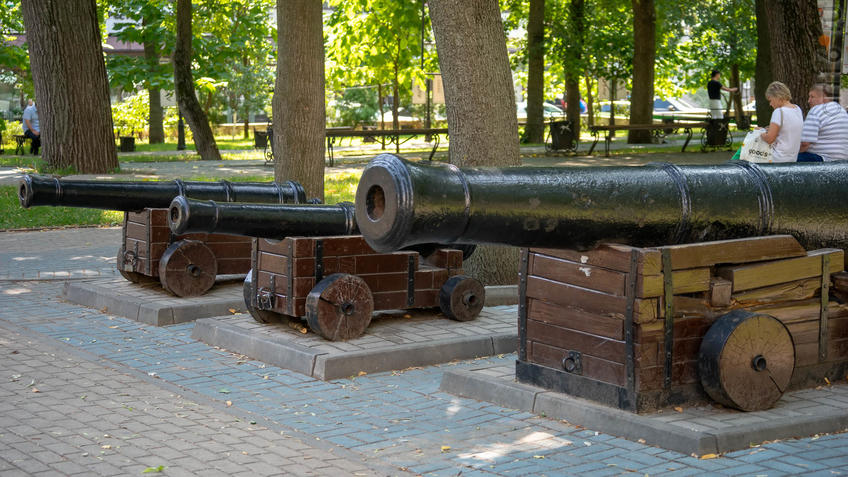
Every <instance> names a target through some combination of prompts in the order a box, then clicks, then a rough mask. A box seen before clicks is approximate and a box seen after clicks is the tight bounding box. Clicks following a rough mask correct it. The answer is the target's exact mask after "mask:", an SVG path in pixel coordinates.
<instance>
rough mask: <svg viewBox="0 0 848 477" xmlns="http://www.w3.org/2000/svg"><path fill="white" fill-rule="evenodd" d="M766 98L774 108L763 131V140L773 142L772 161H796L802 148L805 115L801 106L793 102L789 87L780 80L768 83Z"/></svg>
mask: <svg viewBox="0 0 848 477" xmlns="http://www.w3.org/2000/svg"><path fill="white" fill-rule="evenodd" d="M766 99H768V102H769V104H770V105H771V107H772V108H774V112H773V113H772V114H771V122H770V123H769V127H768V129H766V131H765V132H764V133H763V136H762V137H763V140H764V141H765V142H766V143H768V144H771V160H772V162H795V161H796V160H797V159H798V151H799V150H800V149H801V130H802V129H803V128H804V115H803V114H801V108H799V107H798V106H797V105H795V104H792V103H791V100H792V94H791V93H790V92H789V88H787V87H786V85H785V84H783V83H781V82H780V81H775V82H774V83H772V84H770V85H768V88H766Z"/></svg>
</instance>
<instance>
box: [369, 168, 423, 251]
mask: <svg viewBox="0 0 848 477" xmlns="http://www.w3.org/2000/svg"><path fill="white" fill-rule="evenodd" d="M409 165H410V164H409V163H408V162H407V161H404V160H403V159H401V158H400V157H398V156H395V155H393V154H381V155H379V156H377V157H375V158H374V159H372V160H371V162H369V163H368V165H367V166H365V169H364V170H363V171H362V177H361V178H360V179H359V185H358V186H357V189H356V212H355V215H356V224H357V225H358V226H359V231H360V233H362V235H363V237H365V241H366V242H368V244H369V245H370V246H371V247H372V248H373V249H374V250H376V251H378V252H389V251H394V250H399V249H400V248H402V247H403V246H404V245H405V244H404V239H405V237H406V235H407V234H406V231H407V230H408V229H410V228H411V226H412V180H411V177H410V170H409Z"/></svg>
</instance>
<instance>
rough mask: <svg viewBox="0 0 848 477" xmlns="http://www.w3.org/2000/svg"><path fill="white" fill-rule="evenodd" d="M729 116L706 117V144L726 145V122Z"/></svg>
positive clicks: (714, 145)
mask: <svg viewBox="0 0 848 477" xmlns="http://www.w3.org/2000/svg"><path fill="white" fill-rule="evenodd" d="M728 121H729V118H724V119H712V118H709V119H707V144H706V145H707V146H713V147H718V146H725V145H727V124H728Z"/></svg>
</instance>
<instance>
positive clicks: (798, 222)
mask: <svg viewBox="0 0 848 477" xmlns="http://www.w3.org/2000/svg"><path fill="white" fill-rule="evenodd" d="M846 198H848V162H829V163H818V164H807V163H800V164H799V163H788V164H769V165H762V166H759V165H755V164H750V163H748V162H745V161H732V162H729V163H726V164H721V165H691V166H676V165H672V164H667V163H663V164H650V165H646V166H640V167H556V168H554V167H548V168H538V167H510V168H502V169H497V168H469V169H459V168H457V167H455V166H453V165H449V164H439V165H425V164H423V163H411V162H407V161H405V160H403V159H401V158H398V157H396V156H393V155H389V154H384V155H380V156H378V157H376V158H375V159H373V160H372V161H371V162H370V163H369V164H368V165H367V166H366V168H365V170H364V171H363V174H362V178H361V179H360V182H359V186H358V188H357V191H356V219H357V222H358V224H359V228H360V231H361V233H362V235H363V236H364V237H365V239H366V240H367V241H368V243H369V244H370V245H371V247H373V248H374V249H375V250H377V251H388V250H396V249H399V248H402V247H407V246H409V245H412V244H416V243H424V242H439V243H490V244H505V245H514V246H521V247H530V246H534V247H550V248H576V249H583V250H585V249H589V248H592V247H594V246H596V245H597V244H598V243H600V242H618V243H625V244H630V245H634V246H660V245H666V244H678V243H692V242H702V241H709V240H721V239H729V238H741V237H749V236H758V235H770V234H792V235H793V236H795V237H796V238H797V239H798V240H799V242H801V243H802V245H804V246H806V247H807V248H817V247H838V248H848V200H846Z"/></svg>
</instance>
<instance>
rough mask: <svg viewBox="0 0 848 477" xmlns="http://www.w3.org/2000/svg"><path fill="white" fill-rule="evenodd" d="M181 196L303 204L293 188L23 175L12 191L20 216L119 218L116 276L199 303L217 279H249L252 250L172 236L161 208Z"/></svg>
mask: <svg viewBox="0 0 848 477" xmlns="http://www.w3.org/2000/svg"><path fill="white" fill-rule="evenodd" d="M181 194H184V195H188V196H190V197H198V198H203V199H214V200H219V201H234V200H248V201H254V202H279V203H289V202H294V203H303V202H306V193H305V192H304V190H303V187H302V186H301V185H300V184H298V183H297V182H293V181H289V182H286V183H231V182H227V181H220V182H184V181H181V180H175V181H161V182H111V181H87V180H63V179H59V178H52V177H50V178H48V177H39V176H31V175H26V176H24V178H23V179H22V180H21V181H20V185H19V187H18V198H19V200H20V203H21V206H22V207H25V208H27V207H32V206H41V205H50V206H65V207H84V208H94V209H104V210H120V211H123V212H124V220H123V230H122V237H121V246H120V248H119V250H118V257H117V262H116V265H117V268H118V271H119V272H120V274H121V275H122V276H123V277H124V278H126V279H127V280H129V281H131V282H133V283H142V282H150V281H155V280H158V281H159V282H160V284H161V285H162V287H163V288H164V289H165V290H167V291H168V292H170V293H172V294H174V295H177V296H180V297H187V296H197V295H201V294H203V293H205V292H206V291H207V290H208V289H209V288H211V287H212V285H214V283H215V278H216V276H217V275H226V274H244V273H247V272H248V270H249V269H250V249H251V242H250V239H249V238H246V237H241V236H236V235H226V234H208V233H201V234H172V233H171V232H170V230H169V228H168V209H167V208H168V206H170V204H171V201H172V200H173V198H174V197H176V196H178V195H181Z"/></svg>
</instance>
